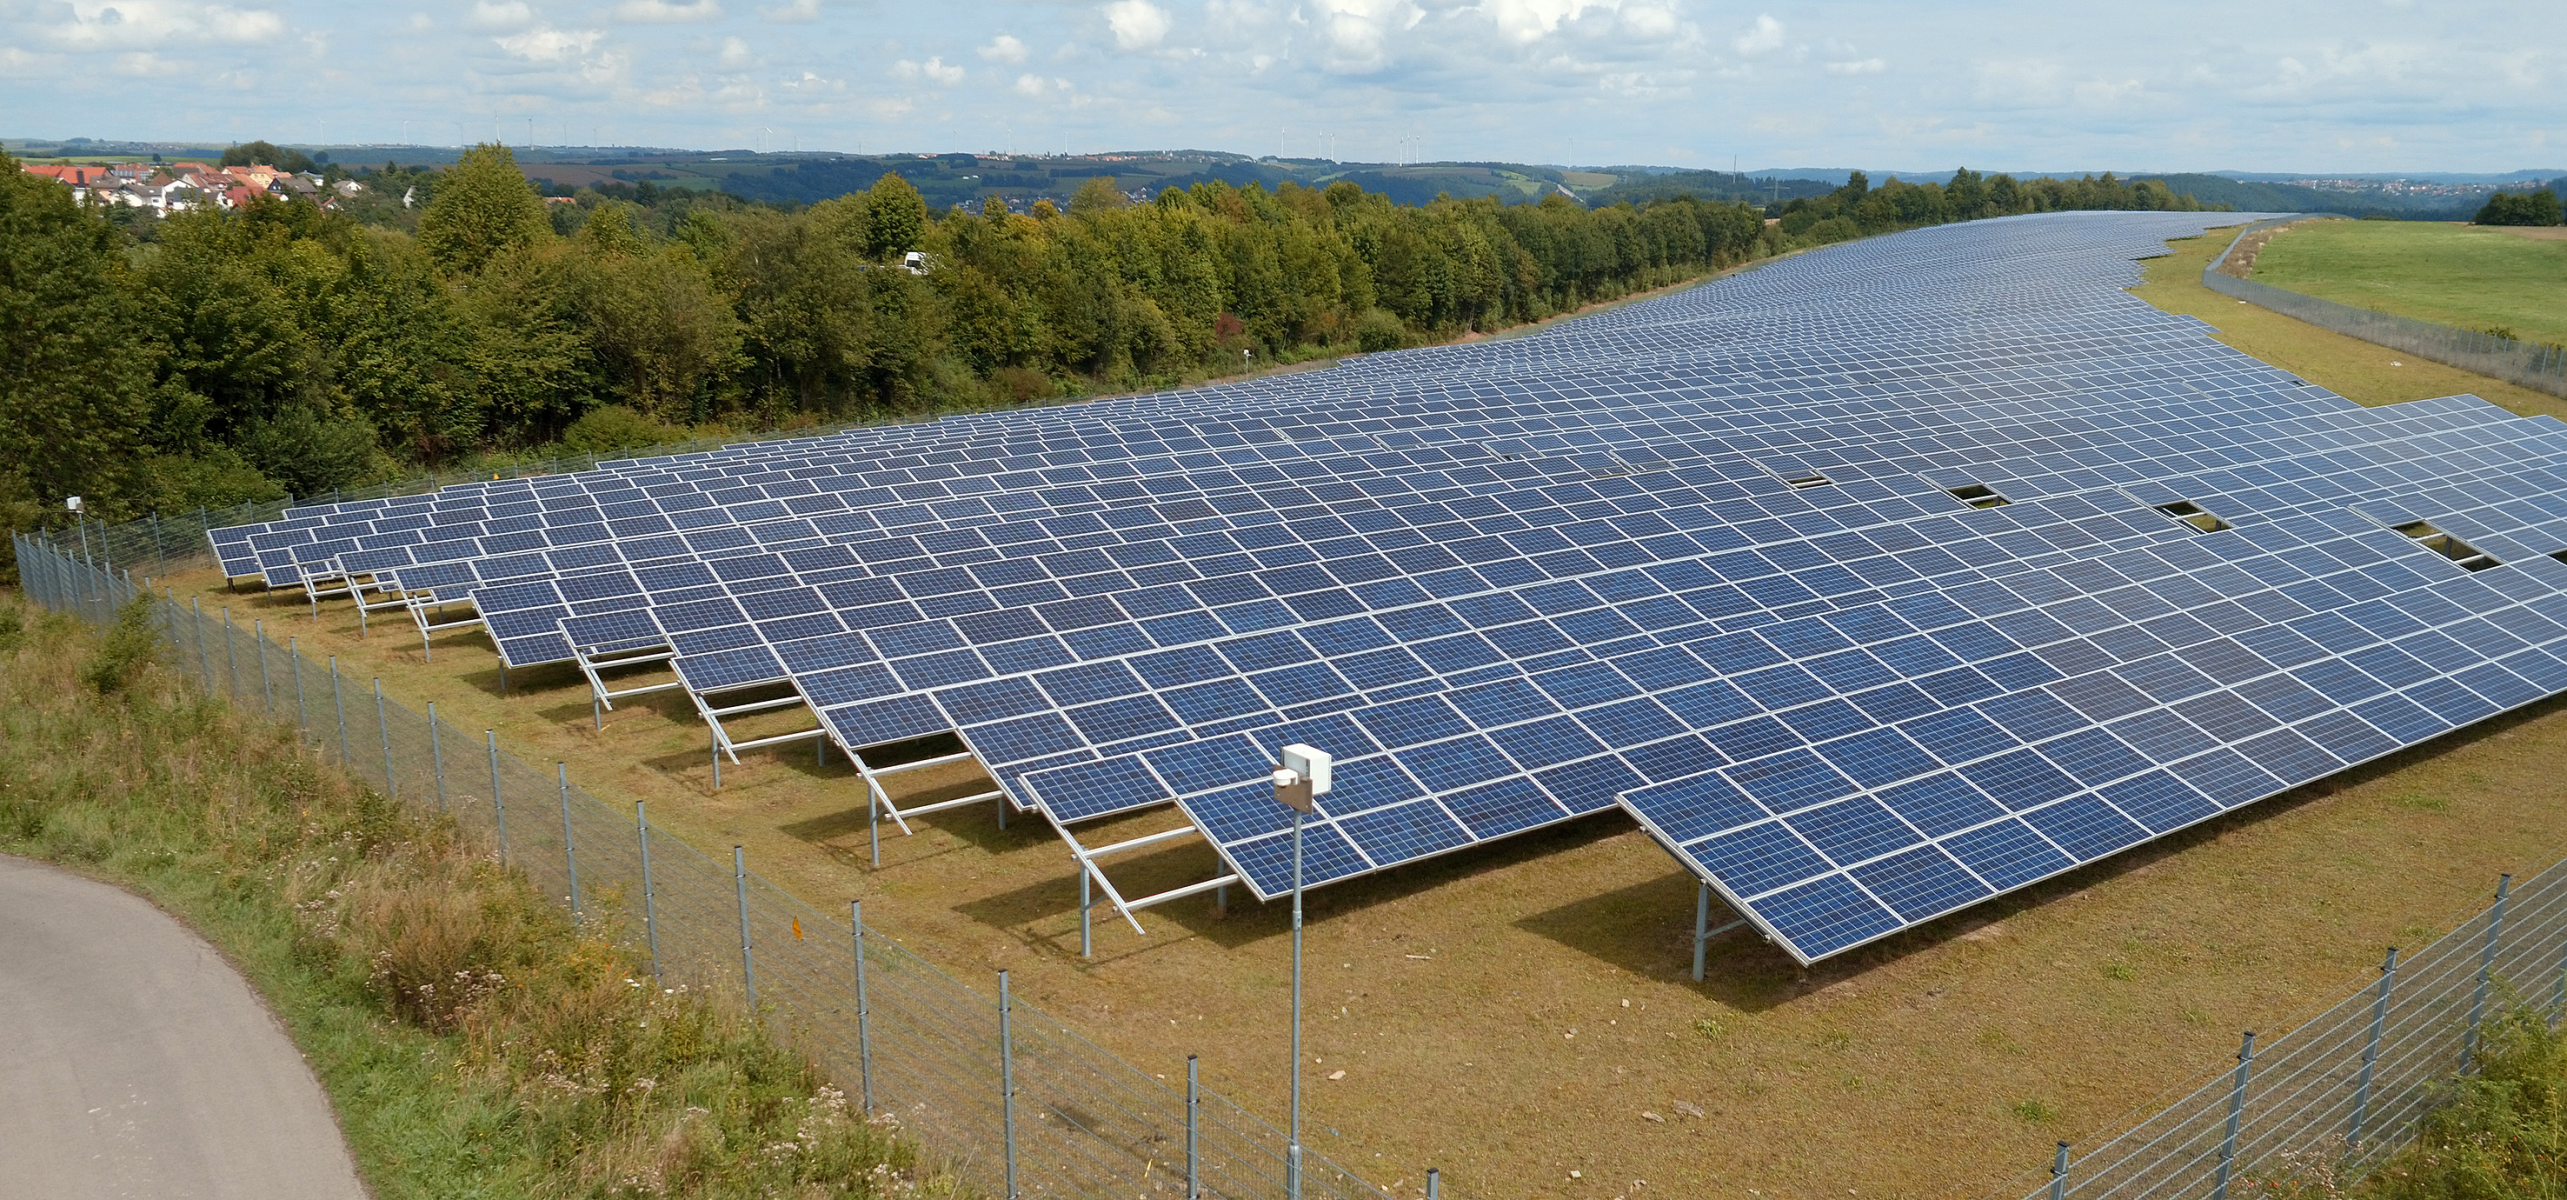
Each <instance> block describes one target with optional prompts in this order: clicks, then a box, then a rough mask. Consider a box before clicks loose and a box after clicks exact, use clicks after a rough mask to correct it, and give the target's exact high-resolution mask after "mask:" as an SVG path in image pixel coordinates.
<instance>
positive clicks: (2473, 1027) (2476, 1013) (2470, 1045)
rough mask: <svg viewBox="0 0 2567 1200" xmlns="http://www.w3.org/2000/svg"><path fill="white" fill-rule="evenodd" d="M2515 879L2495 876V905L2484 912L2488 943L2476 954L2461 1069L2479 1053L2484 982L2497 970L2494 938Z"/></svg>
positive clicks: (2500, 927) (2500, 930)
mask: <svg viewBox="0 0 2567 1200" xmlns="http://www.w3.org/2000/svg"><path fill="white" fill-rule="evenodd" d="M2513 886H2514V877H2513V876H2511V875H2499V876H2497V877H2496V906H2495V907H2494V908H2491V909H2488V910H2487V944H2486V946H2485V948H2483V949H2481V950H2479V951H2478V993H2477V995H2475V996H2473V997H2471V998H2470V1001H2469V1032H2468V1033H2466V1034H2463V1035H2462V1036H2461V1038H2460V1069H2461V1070H2463V1071H2466V1070H2468V1069H2469V1060H2470V1058H2471V1057H2472V1056H2474V1055H2475V1054H2476V1053H2477V1052H2478V1022H2479V1020H2480V1019H2481V1018H2483V1017H2485V1016H2486V1015H2487V980H2488V978H2489V977H2490V976H2492V975H2494V973H2495V969H2496V937H2497V935H2498V934H2501V933H2503V932H2504V928H2505V894H2506V893H2508V892H2511V891H2512V890H2513Z"/></svg>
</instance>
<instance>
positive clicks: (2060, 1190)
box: [2050, 1142, 2068, 1200]
mask: <svg viewBox="0 0 2567 1200" xmlns="http://www.w3.org/2000/svg"><path fill="white" fill-rule="evenodd" d="M2050 1200H2068V1143H2066V1142H2061V1143H2059V1153H2058V1154H2056V1155H2054V1156H2052V1158H2051V1159H2050Z"/></svg>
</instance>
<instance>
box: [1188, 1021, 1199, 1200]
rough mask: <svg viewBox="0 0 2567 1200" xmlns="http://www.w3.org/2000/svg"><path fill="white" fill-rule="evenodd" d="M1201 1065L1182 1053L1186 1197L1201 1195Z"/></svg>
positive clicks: (1190, 1199) (1195, 1198)
mask: <svg viewBox="0 0 2567 1200" xmlns="http://www.w3.org/2000/svg"><path fill="white" fill-rule="evenodd" d="M1202 1068H1203V1064H1201V1063H1199V1062H1197V1061H1196V1060H1195V1056H1194V1055H1191V1054H1189V1055H1186V1056H1185V1200H1199V1198H1200V1197H1201V1196H1202V1195H1203V1150H1202V1143H1203V1069H1202Z"/></svg>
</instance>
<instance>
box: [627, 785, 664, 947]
mask: <svg viewBox="0 0 2567 1200" xmlns="http://www.w3.org/2000/svg"><path fill="white" fill-rule="evenodd" d="M633 829H634V831H635V832H637V833H639V834H640V835H641V838H642V935H643V937H644V939H645V940H647V941H648V942H649V943H650V947H651V978H653V979H658V978H660V908H659V900H658V898H657V897H654V896H653V895H651V816H650V813H648V812H647V811H645V810H644V809H643V808H642V802H641V801H639V800H636V801H634V802H633Z"/></svg>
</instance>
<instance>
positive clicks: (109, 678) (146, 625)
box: [11, 595, 160, 696]
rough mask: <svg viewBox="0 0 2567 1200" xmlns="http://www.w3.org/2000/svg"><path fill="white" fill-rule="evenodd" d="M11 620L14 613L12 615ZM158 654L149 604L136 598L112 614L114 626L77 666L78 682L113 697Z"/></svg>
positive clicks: (146, 598)
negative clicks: (86, 659)
mask: <svg viewBox="0 0 2567 1200" xmlns="http://www.w3.org/2000/svg"><path fill="white" fill-rule="evenodd" d="M11 615H12V617H13V618H14V616H15V613H14V611H13V612H12V614H11ZM159 654H160V631H159V630H158V629H156V628H154V620H153V616H152V600H151V597H150V596H149V595H142V596H136V597H135V598H134V599H133V600H131V601H130V602H128V603H127V604H126V605H125V607H123V608H121V609H118V610H117V612H116V623H115V624H113V625H110V626H108V627H107V634H106V636H105V637H102V638H100V639H98V645H97V647H96V648H95V649H93V650H91V651H90V652H89V661H87V662H85V663H83V664H81V667H80V682H82V683H83V684H86V685H88V687H89V690H91V691H93V692H96V693H98V694H99V695H101V696H113V695H116V694H118V693H120V692H123V691H124V690H125V687H126V685H127V684H129V683H131V682H133V680H134V677H135V676H136V675H137V674H139V673H140V672H141V671H142V669H143V668H144V667H145V666H146V665H148V664H149V663H151V661H152V660H153V659H154V658H156V657H158V656H159Z"/></svg>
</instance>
